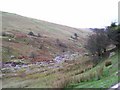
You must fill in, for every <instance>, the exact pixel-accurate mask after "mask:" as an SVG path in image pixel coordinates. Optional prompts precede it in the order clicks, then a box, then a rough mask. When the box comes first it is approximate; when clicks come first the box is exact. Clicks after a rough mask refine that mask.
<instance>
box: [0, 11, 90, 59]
mask: <svg viewBox="0 0 120 90" xmlns="http://www.w3.org/2000/svg"><path fill="white" fill-rule="evenodd" d="M0 14H2V34H3V37H2V41H3V43H2V48H3V61H8V60H10V58H11V57H12V56H13V57H16V58H21V57H25V59H27V60H28V59H29V57H30V56H31V55H32V56H35V57H36V59H34V61H35V60H39V61H43V60H52V59H53V58H54V57H55V56H56V55H59V54H61V53H63V52H72V53H74V52H78V53H79V54H82V53H83V52H85V49H84V47H83V45H84V43H85V41H86V39H87V36H88V34H89V33H91V32H89V31H87V32H86V31H85V32H84V30H79V29H76V28H72V27H68V26H63V25H58V24H54V23H49V22H46V21H41V20H36V19H32V18H27V17H23V16H20V15H16V14H12V13H7V12H1V13H0ZM30 32H33V34H34V35H28V33H30ZM75 33H76V34H77V38H75ZM32 56H31V57H32Z"/></svg>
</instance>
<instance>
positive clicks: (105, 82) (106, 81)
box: [68, 54, 118, 88]
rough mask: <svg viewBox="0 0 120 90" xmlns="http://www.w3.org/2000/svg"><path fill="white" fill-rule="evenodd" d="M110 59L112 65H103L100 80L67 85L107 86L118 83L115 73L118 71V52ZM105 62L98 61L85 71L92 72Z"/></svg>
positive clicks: (77, 86)
mask: <svg viewBox="0 0 120 90" xmlns="http://www.w3.org/2000/svg"><path fill="white" fill-rule="evenodd" d="M109 60H110V61H112V65H110V66H108V67H104V72H103V75H102V77H101V79H100V80H91V81H88V82H81V83H77V84H74V83H73V84H70V85H68V87H71V88H109V87H111V86H112V85H114V84H116V83H118V76H117V75H116V73H117V72H118V54H116V55H114V56H112V57H111V58H109ZM104 63H105V62H102V63H100V64H99V65H97V66H96V67H95V68H93V69H91V70H90V71H88V72H87V74H89V72H93V71H95V70H96V69H97V68H98V67H101V66H104Z"/></svg>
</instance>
